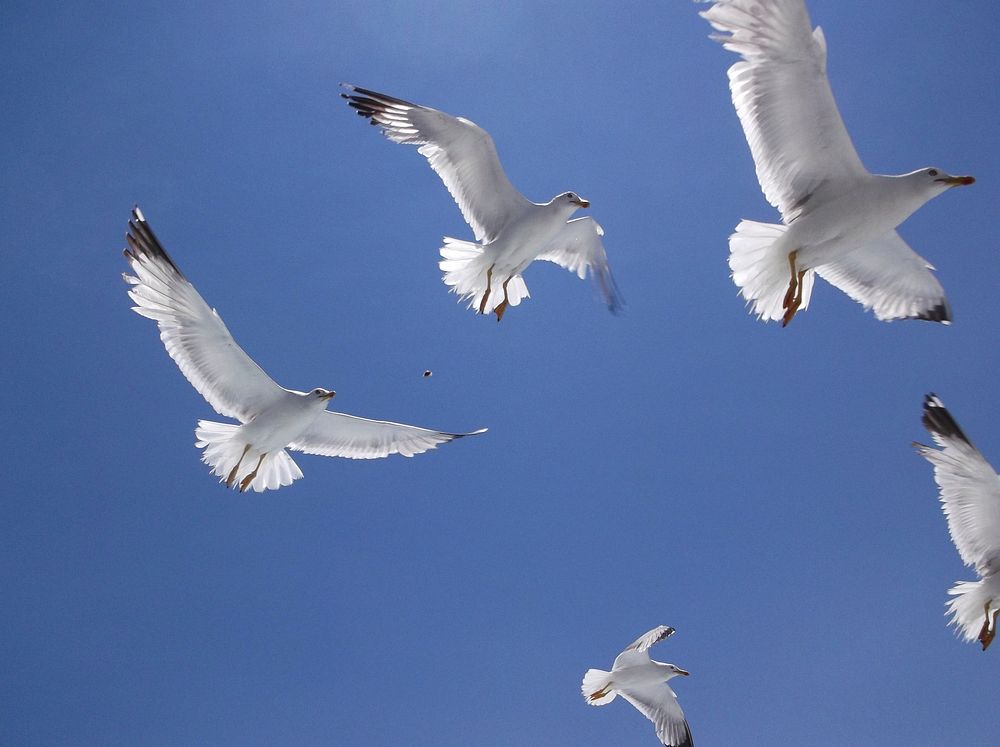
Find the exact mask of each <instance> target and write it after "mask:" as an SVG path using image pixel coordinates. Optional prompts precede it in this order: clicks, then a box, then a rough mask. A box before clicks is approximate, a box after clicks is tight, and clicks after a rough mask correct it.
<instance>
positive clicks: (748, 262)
mask: <svg viewBox="0 0 1000 747" xmlns="http://www.w3.org/2000/svg"><path fill="white" fill-rule="evenodd" d="M786 230H788V227H787V226H782V225H779V224H777V223H758V222H757V221H754V220H742V221H740V224H739V225H738V226H736V231H735V232H734V233H733V235H732V236H730V237H729V269H730V270H732V277H733V282H734V283H736V285H737V286H738V287H739V289H740V295H741V296H743V298H745V299H746V300H747V304H748V305H752V311H753V313H754V314H756V315H757V318H758V319H763V320H764V321H770V320H774V321H779V320H780V319H782V317H783V316H784V313H785V310H784V303H783V302H784V300H785V294H786V292H787V291H788V283H789V281H790V279H791V270H790V268H789V266H788V251H786V250H784V249H782V248H780V247H776V246H775V244H776V243H777V242H778V240H779V239H780V238H781V237H782V236H783V235H784V233H785V231H786ZM813 279H814V273H813V271H812V270H809V271H807V272H806V274H805V276H804V277H803V278H802V304H801V306H799V311H804V310H805V309H806V308H807V307H808V306H809V297H810V296H811V295H812V287H813Z"/></svg>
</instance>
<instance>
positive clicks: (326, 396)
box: [306, 387, 337, 402]
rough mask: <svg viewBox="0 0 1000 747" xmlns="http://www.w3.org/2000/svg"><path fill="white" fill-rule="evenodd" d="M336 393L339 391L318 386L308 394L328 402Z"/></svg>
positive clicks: (310, 396)
mask: <svg viewBox="0 0 1000 747" xmlns="http://www.w3.org/2000/svg"><path fill="white" fill-rule="evenodd" d="M336 394H337V393H336V392H335V391H333V390H332V389H321V388H320V387H316V388H315V389H313V390H312V391H311V392H309V394H307V395H306V396H307V397H309V398H311V399H316V400H319V401H320V402H326V401H327V400H330V399H333V398H334V396H336Z"/></svg>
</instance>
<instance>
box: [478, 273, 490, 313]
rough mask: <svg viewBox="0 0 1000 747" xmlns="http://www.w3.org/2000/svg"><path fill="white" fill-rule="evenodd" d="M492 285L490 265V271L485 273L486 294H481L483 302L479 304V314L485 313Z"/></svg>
mask: <svg viewBox="0 0 1000 747" xmlns="http://www.w3.org/2000/svg"><path fill="white" fill-rule="evenodd" d="M492 285H493V265H490V269H488V270H487V271H486V292H485V293H484V294H483V300H482V301H480V302H479V313H480V314H485V313H486V302H487V301H489V300H490V288H491V286H492Z"/></svg>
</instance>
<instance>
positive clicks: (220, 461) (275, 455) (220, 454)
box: [194, 420, 302, 493]
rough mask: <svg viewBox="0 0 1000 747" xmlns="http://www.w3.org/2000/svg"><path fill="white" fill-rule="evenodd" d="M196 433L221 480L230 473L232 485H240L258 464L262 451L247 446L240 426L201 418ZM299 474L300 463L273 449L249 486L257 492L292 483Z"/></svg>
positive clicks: (237, 486)
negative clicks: (241, 436) (241, 434)
mask: <svg viewBox="0 0 1000 747" xmlns="http://www.w3.org/2000/svg"><path fill="white" fill-rule="evenodd" d="M194 434H195V436H196V437H197V438H198V441H197V442H196V443H195V446H197V447H198V448H199V449H201V448H204V449H205V451H204V453H203V454H202V456H201V461H203V462H204V463H205V464H207V465H209V466H210V467H212V474H213V475H217V476H218V477H219V481H220V482H225V481H226V480H227V479H228V478H229V477H230V475H233V479H232V481H231V483H230V484H231V485H232V487H234V488H239V487H240V483H242V482H243V479H244V478H246V477H247V476H248V475H250V473H251V472H253V470H254V468H255V467H257V461H258V460H259V459H260V452H255V451H254V450H253V449H249V450H248V449H247V445H246V442H245V441H243V439H242V438H240V437H239V434H240V426H238V425H233V424H231V423H214V422H212V421H211V420H199V421H198V427H197V428H196V429H195V431H194ZM234 470H235V472H234ZM300 477H302V470H300V469H299V465H297V464H296V463H295V462H294V460H293V459H292V458H291V457H290V456H289V455H288V452H287V451H285V450H284V449H281V450H279V451H272V452H270V453H269V454H267V455H266V456H265V457H264V459H263V461H261V463H260V466H259V467H257V475H256V477H254V479H253V481H252V482H251V483H250V484H249V485H247V487H246V489H247V490H254V491H256V492H258V493H262V492H264V491H265V490H276V489H278V488H280V487H281V486H283V485H291V484H292V483H293V482H294V481H295V480H298V479H299V478H300Z"/></svg>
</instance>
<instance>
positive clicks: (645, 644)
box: [625, 625, 677, 651]
mask: <svg viewBox="0 0 1000 747" xmlns="http://www.w3.org/2000/svg"><path fill="white" fill-rule="evenodd" d="M676 632H677V631H675V630H674V629H673V628H671V627H670V626H669V625H658V626H657V627H655V628H653V629H652V630H650V631H649V632H648V633H643V634H642V635H641V636H639V637H638V638H636V639H635V640H634V641H632V643H630V644H629V645H628V647H627V648H626V649H625V651H648V650H649V649H650V648H652V647H653V646H654V645H656V644H657V643H659V642H660V641H662V640H664V639H666V638H669V637H670V636H672V635H673V634H674V633H676Z"/></svg>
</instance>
